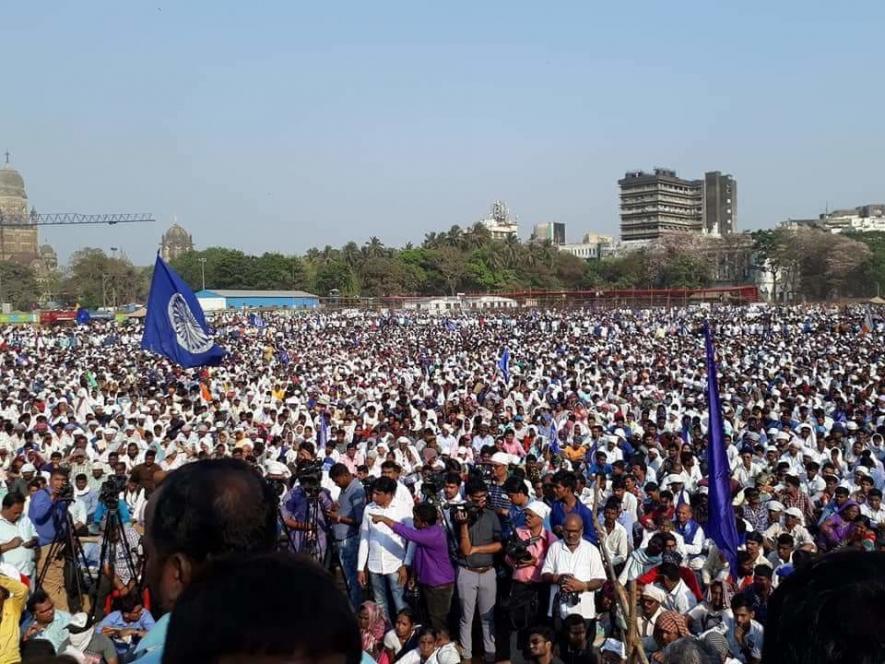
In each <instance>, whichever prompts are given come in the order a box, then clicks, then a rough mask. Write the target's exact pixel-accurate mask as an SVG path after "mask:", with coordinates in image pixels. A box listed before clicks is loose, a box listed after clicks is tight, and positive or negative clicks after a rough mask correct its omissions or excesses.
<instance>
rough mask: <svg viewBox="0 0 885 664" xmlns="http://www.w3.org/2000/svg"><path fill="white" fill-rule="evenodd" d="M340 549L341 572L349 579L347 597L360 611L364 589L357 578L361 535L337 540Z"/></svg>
mask: <svg viewBox="0 0 885 664" xmlns="http://www.w3.org/2000/svg"><path fill="white" fill-rule="evenodd" d="M335 546H336V547H337V549H338V562H339V563H340V564H341V574H342V575H343V576H344V579H345V580H346V581H347V597H348V599H350V605H351V606H352V607H353V610H354V611H359V608H360V604H362V603H363V591H362V588H360V584H359V583H357V580H356V562H357V553H358V552H359V548H360V538H359V535H355V536H354V537H348V538H347V539H344V540H340V541H338V542H335Z"/></svg>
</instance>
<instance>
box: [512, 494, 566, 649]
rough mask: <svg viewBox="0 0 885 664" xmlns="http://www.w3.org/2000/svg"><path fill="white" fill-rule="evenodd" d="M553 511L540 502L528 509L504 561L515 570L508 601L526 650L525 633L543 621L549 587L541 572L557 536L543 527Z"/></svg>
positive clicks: (519, 645)
mask: <svg viewBox="0 0 885 664" xmlns="http://www.w3.org/2000/svg"><path fill="white" fill-rule="evenodd" d="M549 514H550V508H549V507H548V506H547V505H546V503H543V502H541V501H539V500H536V501H533V502H530V503H529V504H528V505H526V506H525V509H524V510H523V515H524V517H525V527H520V528H516V530H515V531H514V534H513V537H512V538H511V539H509V540H508V541H507V543H506V545H505V547H504V552H505V553H506V554H507V556H506V558H505V559H504V560H505V562H506V563H507V564H508V565H509V566H510V567H512V568H513V574H512V580H513V583H512V585H511V586H510V598H509V602H508V604H509V614H510V615H509V618H510V627H511V628H512V629H514V630H517V639H516V645H517V648H519V649H524V648H525V645H526V635H527V633H526V631H525V630H527V629H528V628H529V627H532V626H533V625H536V624H539V623H540V622H542V618H543V615H544V614H545V613H546V609H547V607H546V606H542V605H541V600H542V599H543V597H544V591H545V590H546V586H545V585H544V584H543V583H542V578H541V571H542V569H543V567H544V561H545V560H546V558H547V551H548V550H549V548H550V545H551V544H552V543H553V542H555V541H556V536H555V535H554V534H553V533H551V532H550V531H549V530H547V529H546V528H544V519H546V518H547V516H548V515H549Z"/></svg>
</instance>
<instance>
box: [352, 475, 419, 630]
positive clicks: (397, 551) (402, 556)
mask: <svg viewBox="0 0 885 664" xmlns="http://www.w3.org/2000/svg"><path fill="white" fill-rule="evenodd" d="M395 493H396V482H395V481H394V480H392V479H390V478H389V477H379V478H378V479H377V480H376V481H375V486H374V488H373V491H372V502H371V503H369V504H368V505H367V506H366V510H365V514H364V517H363V522H362V524H361V525H360V545H359V551H358V553H357V582H358V583H359V584H360V586H361V587H363V588H365V587H366V586H367V585H368V583H369V582H370V581H371V583H372V592H373V594H374V596H375V601H376V602H377V603H378V606H379V607H380V608H381V610H382V612H383V613H384V615H385V617H386V618H387V619H388V621H389V620H390V618H391V617H392V616H393V615H395V614H396V613H397V612H399V611H400V610H402V609H404V608H405V606H406V603H405V600H404V599H403V590H404V588H405V583H406V580H407V578H408V569H407V566H408V565H409V563H410V562H411V555H412V549H411V548H410V547H407V544H406V542H405V541H404V540H403V538H402V537H400V536H399V535H397V534H396V533H394V532H393V530H392V529H391V528H390V527H389V526H387V525H386V524H384V523H375V522H374V521H373V520H372V518H371V516H372V515H373V514H378V515H381V516H386V517H388V518H389V519H391V520H392V521H397V522H399V523H402V524H405V525H407V526H411V525H412V510H411V508H406V507H404V506H403V505H401V504H398V503H396V502H395V501H394V495H395ZM367 572H368V574H367ZM388 592H390V595H391V597H392V598H393V607H392V608H393V610H391V606H390V602H389V601H388V596H387V593H388Z"/></svg>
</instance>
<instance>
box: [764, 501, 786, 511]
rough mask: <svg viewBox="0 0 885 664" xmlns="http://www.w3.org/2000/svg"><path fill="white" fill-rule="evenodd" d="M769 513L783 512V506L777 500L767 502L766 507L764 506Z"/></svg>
mask: <svg viewBox="0 0 885 664" xmlns="http://www.w3.org/2000/svg"><path fill="white" fill-rule="evenodd" d="M766 507H767V508H768V510H769V511H771V512H783V511H784V504H783V503H781V502H779V501H777V500H769V501H768V505H766Z"/></svg>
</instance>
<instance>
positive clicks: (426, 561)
mask: <svg viewBox="0 0 885 664" xmlns="http://www.w3.org/2000/svg"><path fill="white" fill-rule="evenodd" d="M412 514H413V523H414V524H415V527H414V528H410V527H409V526H407V525H405V524H402V523H398V522H397V521H394V520H393V519H391V518H390V517H389V516H386V515H384V514H373V515H372V521H373V522H375V523H383V524H385V525H386V526H388V527H389V528H390V529H391V530H393V532H395V533H396V534H397V535H399V536H400V537H402V538H403V539H404V540H406V541H407V542H414V544H415V557H414V563H415V565H414V569H415V575H416V576H417V579H418V585H419V586H420V588H421V591H422V594H423V595H424V600H425V602H426V604H427V614H428V618H429V619H430V626H431V627H433V628H434V629H445V627H446V621H447V618H448V615H449V609H450V608H451V604H452V593H453V592H454V589H455V569H454V568H453V567H452V559H451V557H450V556H449V545H448V540H447V536H446V530H445V527H444V526H443V525H442V524H440V523H439V520H440V517H439V510H438V509H437V507H436V505H433V504H431V503H429V502H425V503H420V504H418V505H415V508H414V510H413V511H412Z"/></svg>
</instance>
